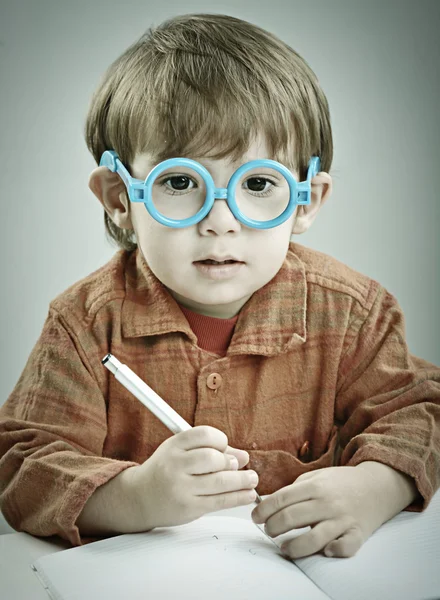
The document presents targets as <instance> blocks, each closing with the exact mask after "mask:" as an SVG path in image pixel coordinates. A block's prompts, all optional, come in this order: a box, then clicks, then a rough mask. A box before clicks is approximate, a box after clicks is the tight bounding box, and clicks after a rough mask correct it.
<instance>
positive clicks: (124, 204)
mask: <svg viewBox="0 0 440 600" xmlns="http://www.w3.org/2000/svg"><path fill="white" fill-rule="evenodd" d="M89 188H90V189H91V190H92V192H93V193H94V194H95V196H96V197H97V198H98V200H99V201H100V202H101V204H102V206H103V207H104V210H105V211H106V213H107V214H108V216H109V217H110V218H111V220H112V221H113V222H114V223H115V225H117V226H118V227H121V228H122V229H133V224H132V222H131V216H130V200H129V199H128V194H127V188H126V187H125V184H124V182H123V181H122V179H121V178H120V177H119V175H118V174H117V173H113V172H112V171H110V169H107V167H97V168H96V169H94V170H93V171H92V173H91V174H90V178H89Z"/></svg>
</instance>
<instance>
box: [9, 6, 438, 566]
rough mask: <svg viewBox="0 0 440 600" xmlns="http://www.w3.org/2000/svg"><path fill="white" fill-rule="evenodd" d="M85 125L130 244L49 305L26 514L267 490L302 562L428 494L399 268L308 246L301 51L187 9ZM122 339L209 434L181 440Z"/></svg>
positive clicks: (19, 484) (119, 70)
mask: <svg viewBox="0 0 440 600" xmlns="http://www.w3.org/2000/svg"><path fill="white" fill-rule="evenodd" d="M86 138H87V143H88V146H89V149H90V150H91V152H92V153H93V155H94V157H95V159H96V161H97V163H98V164H99V163H100V162H101V161H102V164H101V166H99V167H98V168H96V169H95V170H94V171H93V173H92V174H91V177H90V182H89V185H90V188H91V189H92V191H93V192H94V194H95V195H96V196H97V198H98V200H99V201H100V202H101V203H102V205H103V207H104V210H105V213H104V215H105V224H106V228H107V232H108V234H109V235H110V237H111V238H112V239H113V240H115V241H116V242H117V243H118V244H119V246H120V248H121V249H120V251H119V252H117V253H116V255H115V256H114V257H113V259H112V260H111V261H110V262H109V263H108V264H107V265H105V266H104V267H102V268H101V269H99V270H98V271H96V272H95V273H92V274H91V275H90V276H89V277H87V278H85V279H84V280H82V281H80V282H78V283H77V284H75V285H73V286H72V287H71V288H69V289H68V290H66V291H65V292H64V293H63V294H61V295H60V296H59V297H58V298H56V299H55V300H54V301H53V302H52V303H51V306H50V309H49V315H48V317H47V320H46V323H45V325H44V327H43V331H42V334H41V337H40V339H39V341H38V342H37V344H36V346H35V348H34V349H33V351H32V353H31V356H30V358H29V360H28V363H27V365H26V367H25V369H24V371H23V374H22V376H21V377H20V379H19V381H18V383H17V385H16V387H15V389H14V390H13V392H12V394H11V396H10V398H9V399H8V401H7V402H6V404H5V405H4V406H3V407H2V409H1V411H0V416H1V424H0V456H1V460H0V481H1V507H2V510H3V513H4V515H5V517H6V518H7V520H8V521H9V522H10V523H11V525H12V526H14V527H15V528H16V529H19V530H25V531H28V532H30V533H33V534H34V535H41V536H47V535H53V534H57V535H60V536H61V537H63V538H65V539H68V540H70V541H71V542H72V544H74V545H78V544H81V543H84V542H86V541H87V540H89V539H90V538H91V536H101V535H110V534H115V533H125V532H135V531H146V530H149V529H152V528H154V527H157V526H172V525H177V524H181V523H185V522H188V521H191V520H193V519H196V518H198V517H199V516H201V515H203V514H206V513H209V512H211V511H215V510H219V509H221V508H228V507H234V506H239V505H243V504H249V503H252V502H254V500H255V497H256V494H255V489H256V487H257V485H258V491H259V493H260V494H263V495H267V498H265V499H264V500H263V502H262V503H261V504H259V505H258V506H257V507H256V508H255V509H254V511H253V519H254V520H255V521H256V522H258V523H265V526H266V530H267V532H268V533H269V534H270V535H272V536H276V535H279V534H281V533H283V532H288V531H290V530H291V529H294V528H297V527H302V526H305V525H310V526H311V527H312V529H311V531H310V532H308V533H305V534H303V535H301V536H300V537H298V538H296V539H294V540H291V541H289V542H287V543H286V544H285V546H283V550H284V552H285V553H286V554H287V555H289V556H291V557H295V558H296V557H300V556H306V555H309V554H313V553H315V552H319V551H324V552H325V553H326V554H327V555H328V556H332V555H333V556H351V555H353V554H354V553H355V552H356V551H357V550H358V549H359V547H360V546H361V545H362V543H363V542H364V541H365V540H366V539H367V538H368V536H369V535H371V533H372V532H373V531H374V530H375V529H377V528H378V527H379V526H380V525H381V524H382V523H383V522H385V521H386V520H388V519H389V518H391V517H392V516H394V515H395V514H397V513H398V512H400V511H401V510H403V509H404V508H406V507H408V506H410V508H411V509H412V510H422V509H424V508H426V506H427V505H428V503H429V501H430V499H431V497H432V495H433V494H434V492H435V491H436V489H437V488H438V487H439V485H440V385H439V382H440V370H439V369H438V368H437V367H435V366H433V365H431V364H429V363H427V362H425V361H423V360H421V359H418V358H415V357H413V356H411V355H410V354H409V353H408V350H407V347H406V344H405V342H404V326H403V316H402V313H401V311H400V308H399V307H398V305H397V303H396V301H395V300H394V298H393V297H392V296H391V295H390V294H389V293H388V292H387V291H386V290H384V289H383V288H382V287H381V286H380V285H379V284H378V283H377V282H375V281H372V280H370V279H369V278H367V277H365V276H363V275H361V274H359V273H356V272H355V271H353V270H351V269H349V268H348V267H345V266H344V265H342V264H341V263H339V262H337V261H335V260H333V259H331V258H329V257H327V256H325V255H323V254H320V253H317V252H314V251H312V250H309V249H306V248H304V247H302V246H300V245H298V244H293V243H291V242H290V237H291V235H292V234H299V233H302V232H304V231H306V230H307V229H308V228H309V227H310V226H311V224H312V222H313V220H314V219H315V218H316V216H317V214H318V212H319V209H320V208H321V206H322V205H323V204H324V203H325V202H326V201H327V200H328V198H329V196H330V194H331V187H332V180H331V177H330V175H329V173H328V172H329V170H330V166H331V161H332V135H331V127H330V118H329V112H328V106H327V101H326V98H325V96H324V94H323V92H322V90H321V89H320V87H319V84H318V82H317V79H316V77H315V75H314V74H313V72H312V71H311V70H310V68H309V67H308V65H307V64H306V63H305V62H304V61H303V59H301V57H299V56H298V55H297V54H296V53H295V52H294V51H293V50H292V49H291V48H290V47H288V46H287V45H286V44H284V43H283V42H281V41H280V40H278V39H277V38H276V37H275V36H273V35H271V34H269V33H267V32H265V31H264V30H262V29H260V28H258V27H256V26H254V25H251V24H249V23H246V22H244V21H241V20H239V19H236V18H233V17H228V16H224V15H186V16H181V17H176V18H174V19H171V20H169V21H167V22H165V23H164V24H163V25H161V26H160V27H158V28H156V29H155V30H153V31H149V32H148V33H147V34H146V35H145V36H143V37H142V38H141V40H139V42H137V43H136V44H134V45H133V46H132V47H130V48H129V49H128V50H127V51H126V52H125V53H124V54H123V55H122V56H121V57H120V58H119V59H118V60H117V61H115V63H114V64H113V65H112V66H111V67H110V69H109V70H108V72H107V73H106V76H105V77H104V79H103V81H102V82H101V85H100V87H99V89H98V90H97V92H96V93H95V96H94V98H93V101H92V104H91V107H90V110H89V115H88V118H87V125H86ZM175 158H178V159H179V160H178V161H173V160H171V162H164V161H167V160H169V159H175ZM268 160H270V161H273V162H265V161H268ZM253 161H259V162H253ZM249 163H250V164H249ZM147 176H148V177H147ZM144 180H146V182H145V183H144ZM147 182H148V185H147ZM107 353H112V354H114V355H115V356H116V357H117V358H118V359H119V360H120V361H121V362H123V363H125V364H127V365H128V366H129V367H130V368H131V369H132V370H133V371H134V372H135V373H137V374H138V375H139V376H140V377H141V378H142V379H144V380H145V381H146V382H147V383H148V384H149V385H150V386H151V387H152V388H153V389H154V390H155V391H156V392H157V393H158V394H159V395H160V396H161V397H163V398H164V399H165V400H166V401H167V402H168V403H169V404H170V405H171V406H172V407H173V408H174V409H175V410H176V411H177V412H178V413H179V414H181V415H182V417H183V418H184V419H185V420H187V421H188V422H189V423H190V424H191V425H193V429H191V430H190V431H186V432H183V433H180V434H177V435H175V436H172V435H170V432H169V431H168V430H167V429H166V428H165V427H164V426H163V425H162V423H161V422H159V421H158V420H157V419H156V417H154V415H152V414H150V413H149V411H148V410H146V409H145V408H144V407H143V406H142V405H141V404H140V403H139V402H138V401H137V400H136V399H135V398H134V397H133V396H132V395H131V394H130V393H129V392H128V391H127V390H126V389H125V388H124V387H122V386H121V385H120V384H119V383H118V382H117V381H116V380H115V379H114V378H113V377H112V376H111V375H110V374H109V373H108V371H107V370H106V369H105V368H104V367H103V366H102V364H101V359H102V358H103V357H104V356H105V355H106V354H107ZM244 467H246V468H244Z"/></svg>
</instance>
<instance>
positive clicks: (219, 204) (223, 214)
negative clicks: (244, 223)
mask: <svg viewBox="0 0 440 600" xmlns="http://www.w3.org/2000/svg"><path fill="white" fill-rule="evenodd" d="M199 227H200V230H201V233H209V232H214V233H216V234H217V235H224V234H225V233H227V232H228V231H232V232H234V233H235V232H238V231H240V229H241V224H240V222H239V221H237V219H236V218H235V217H234V215H233V214H232V212H231V209H230V208H229V206H228V203H227V202H226V200H223V199H222V200H219V199H216V200H215V201H214V205H213V207H212V208H211V210H210V211H209V213H208V214H207V215H206V217H205V218H204V219H203V220H202V221H200V223H199Z"/></svg>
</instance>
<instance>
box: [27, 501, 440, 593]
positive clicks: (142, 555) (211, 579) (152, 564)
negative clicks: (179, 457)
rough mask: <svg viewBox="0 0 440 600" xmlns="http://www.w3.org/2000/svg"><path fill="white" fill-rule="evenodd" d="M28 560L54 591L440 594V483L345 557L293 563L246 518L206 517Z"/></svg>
mask: <svg viewBox="0 0 440 600" xmlns="http://www.w3.org/2000/svg"><path fill="white" fill-rule="evenodd" d="M284 537H285V536H284ZM32 566H33V568H34V570H35V572H36V574H37V575H38V577H39V578H40V581H41V582H42V583H43V585H44V587H45V588H46V589H47V591H48V593H49V595H50V597H52V598H54V599H56V600H97V599H101V598H105V599H106V600H121V599H123V598H128V599H129V600H141V599H142V600H145V599H146V598H148V600H156V599H164V600H168V599H170V600H171V599H173V598H177V599H179V600H189V599H191V600H199V599H200V600H202V599H203V600H206V598H209V599H210V600H220V599H222V600H223V599H225V600H245V599H249V600H263V599H264V600H268V599H270V600H272V599H274V600H278V599H283V600H284V599H289V598H292V599H298V600H328V599H329V598H330V599H332V600H439V599H440V492H438V493H437V494H436V495H435V496H434V498H433V500H432V502H431V504H430V505H429V507H428V508H427V510H426V511H425V512H423V513H411V512H405V511H403V512H401V513H400V514H399V515H397V516H396V517H394V519H392V520H390V521H388V522H387V523H385V524H384V525H382V527H381V528H380V529H379V530H378V531H376V532H375V533H374V534H373V536H372V537H371V538H370V539H369V540H368V541H367V542H366V543H365V544H364V545H363V546H362V548H361V549H360V550H359V551H358V553H357V554H356V555H355V556H353V557H352V558H345V559H344V558H327V557H325V556H323V555H315V556H310V557H307V558H302V559H299V560H296V561H295V562H292V561H289V560H287V559H286V558H284V557H283V556H282V555H281V553H280V552H279V551H278V550H277V548H276V546H275V545H274V544H273V543H272V542H271V541H270V540H268V539H267V537H265V535H264V534H263V533H261V531H260V530H259V529H258V528H257V527H256V526H255V525H254V524H253V523H252V521H250V520H246V519H241V518H237V517H223V516H217V517H214V516H213V517H209V516H206V517H202V518H201V519H198V520H197V521H195V522H193V523H189V524H187V525H181V526H179V527H173V528H158V529H155V530H153V531H150V532H148V533H138V534H126V535H120V536H117V537H113V538H110V539H106V540H102V541H99V542H94V543H92V544H88V545H86V546H81V547H78V548H72V549H69V550H63V551H61V552H58V553H55V554H50V555H48V556H45V557H42V558H40V559H38V560H37V561H36V562H35V563H34V565H32Z"/></svg>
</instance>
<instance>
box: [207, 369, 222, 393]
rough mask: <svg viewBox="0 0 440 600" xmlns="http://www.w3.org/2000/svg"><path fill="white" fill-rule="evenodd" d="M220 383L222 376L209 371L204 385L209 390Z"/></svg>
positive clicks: (214, 388) (217, 386) (215, 387)
mask: <svg viewBox="0 0 440 600" xmlns="http://www.w3.org/2000/svg"><path fill="white" fill-rule="evenodd" d="M221 384H222V376H221V375H219V374H218V373H211V375H209V376H208V379H207V380H206V385H207V386H208V387H209V389H210V390H216V389H217V388H219V387H220V386H221Z"/></svg>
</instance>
